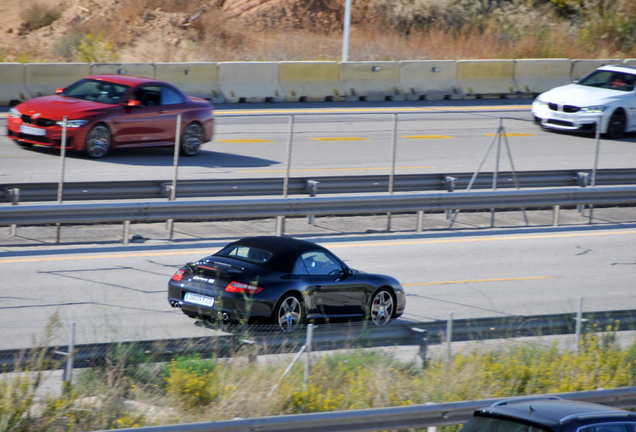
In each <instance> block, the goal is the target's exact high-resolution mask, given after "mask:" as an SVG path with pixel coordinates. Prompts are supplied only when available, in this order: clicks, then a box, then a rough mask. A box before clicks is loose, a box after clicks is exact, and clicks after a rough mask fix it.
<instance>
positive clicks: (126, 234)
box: [122, 220, 130, 246]
mask: <svg viewBox="0 0 636 432" xmlns="http://www.w3.org/2000/svg"><path fill="white" fill-rule="evenodd" d="M129 237H130V221H129V220H127V221H124V239H123V240H122V243H123V244H124V246H126V245H128V238H129Z"/></svg>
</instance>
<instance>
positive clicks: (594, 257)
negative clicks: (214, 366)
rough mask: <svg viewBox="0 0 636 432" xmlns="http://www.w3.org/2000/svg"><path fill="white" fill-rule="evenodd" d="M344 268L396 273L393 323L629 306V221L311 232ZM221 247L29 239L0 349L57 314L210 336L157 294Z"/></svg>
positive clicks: (97, 326)
mask: <svg viewBox="0 0 636 432" xmlns="http://www.w3.org/2000/svg"><path fill="white" fill-rule="evenodd" d="M314 241H316V242H318V243H321V244H323V245H324V246H326V247H328V248H330V249H331V250H332V251H333V252H334V253H336V254H337V255H339V256H340V257H342V258H343V259H344V260H345V261H346V262H347V263H348V264H349V265H350V266H351V267H353V268H356V269H359V270H362V271H370V272H378V273H385V274H389V275H392V276H395V277H396V278H398V279H399V280H400V281H401V282H402V284H403V285H404V287H405V290H406V292H407V307H406V311H405V314H404V316H403V317H402V319H404V320H413V321H421V320H424V321H427V320H444V319H446V318H447V316H448V312H450V311H452V312H453V313H454V317H455V318H456V319H461V318H469V317H496V316H506V315H527V314H548V313H566V312H574V311H576V304H577V298H578V297H579V296H584V310H588V311H591V310H614V309H626V308H633V309H636V294H635V293H634V289H633V282H634V280H636V261H635V257H636V252H635V251H634V244H635V243H636V227H631V228H625V227H623V228H620V229H616V228H612V227H604V228H601V227H596V228H584V227H583V228H571V229H553V228H547V229H535V230H527V229H525V230H505V231H496V230H490V231H480V232H454V233H428V234H420V235H417V234H411V235H391V234H387V235H378V236H374V237H371V238H370V237H369V236H366V237H365V238H360V237H355V236H351V237H340V238H338V239H335V238H327V237H324V238H315V239H314ZM223 244H224V243H220V242H209V241H208V242H199V243H196V242H192V243H185V244H171V243H169V242H164V243H155V244H133V245H130V246H127V247H124V246H96V245H85V246H70V247H69V246H66V247H61V246H40V247H16V248H7V247H5V248H3V249H2V250H1V251H0V272H1V274H2V275H3V276H2V291H1V294H0V310H1V313H0V335H2V337H0V349H7V348H17V347H28V346H30V345H31V343H32V338H34V337H36V338H39V337H41V336H42V334H43V329H44V327H45V325H46V323H47V321H48V320H49V319H50V317H51V316H52V315H53V314H54V313H55V312H57V313H58V314H59V317H60V321H61V323H62V325H63V328H62V329H61V331H60V332H58V333H57V336H56V339H54V341H53V342H54V343H59V344H65V343H66V342H67V335H68V326H69V325H70V322H72V321H75V322H77V343H89V342H110V341H116V340H145V339H161V338H178V337H194V336H204V335H210V334H213V332H212V331H211V330H207V329H202V328H199V327H196V326H195V325H194V320H192V319H189V318H187V317H186V316H185V315H183V314H182V313H181V312H180V311H179V310H178V309H172V308H170V306H169V305H168V302H167V300H166V285H167V281H168V280H169V278H170V277H171V276H172V274H173V273H174V272H175V270H176V269H178V268H179V267H180V266H181V265H182V264H183V263H185V262H186V261H191V260H196V259H198V258H202V257H203V256H206V255H207V254H209V253H212V252H213V251H215V250H217V249H218V248H219V247H221V246H222V245H223Z"/></svg>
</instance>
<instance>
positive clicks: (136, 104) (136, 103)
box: [126, 99, 142, 108]
mask: <svg viewBox="0 0 636 432" xmlns="http://www.w3.org/2000/svg"><path fill="white" fill-rule="evenodd" d="M126 106H127V107H130V108H134V107H140V106H142V105H141V101H138V100H137V99H131V100H129V101H128V103H127V104H126Z"/></svg>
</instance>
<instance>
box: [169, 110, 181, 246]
mask: <svg viewBox="0 0 636 432" xmlns="http://www.w3.org/2000/svg"><path fill="white" fill-rule="evenodd" d="M180 143H181V114H179V115H178V116H177V126H176V131H175V138H174V158H173V164H172V166H173V170H172V186H171V187H170V198H169V200H170V201H174V200H176V199H177V177H178V175H179V151H180V150H181V145H180ZM166 225H167V226H166V228H167V229H168V238H169V239H170V240H172V239H173V234H174V220H173V219H168V220H167V221H166Z"/></svg>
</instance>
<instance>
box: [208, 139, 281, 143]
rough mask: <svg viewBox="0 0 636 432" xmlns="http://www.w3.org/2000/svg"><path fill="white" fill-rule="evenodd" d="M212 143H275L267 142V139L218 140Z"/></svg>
mask: <svg viewBox="0 0 636 432" xmlns="http://www.w3.org/2000/svg"><path fill="white" fill-rule="evenodd" d="M214 141H220V142H224V143H269V142H276V141H272V140H267V139H222V140H221V139H218V140H214Z"/></svg>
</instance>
